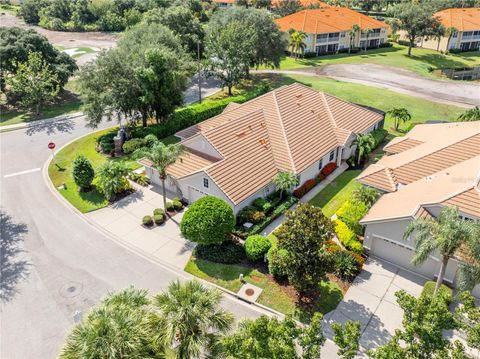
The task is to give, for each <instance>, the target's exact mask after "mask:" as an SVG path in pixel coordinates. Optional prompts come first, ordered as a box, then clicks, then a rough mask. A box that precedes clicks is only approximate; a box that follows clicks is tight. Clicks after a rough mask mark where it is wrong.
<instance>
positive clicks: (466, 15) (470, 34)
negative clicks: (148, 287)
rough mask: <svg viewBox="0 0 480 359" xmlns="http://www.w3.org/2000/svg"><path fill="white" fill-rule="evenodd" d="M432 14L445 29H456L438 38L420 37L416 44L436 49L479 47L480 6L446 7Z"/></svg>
mask: <svg viewBox="0 0 480 359" xmlns="http://www.w3.org/2000/svg"><path fill="white" fill-rule="evenodd" d="M433 16H435V17H437V18H438V19H439V21H440V22H441V23H442V25H443V26H444V27H445V29H450V28H455V29H456V30H455V31H454V32H452V34H451V35H450V34H449V33H447V34H446V36H443V37H441V38H440V39H426V38H421V39H419V41H418V42H417V46H420V47H424V48H427V49H433V50H438V51H447V50H452V49H459V50H462V51H474V50H478V49H480V8H459V9H446V10H442V11H439V12H437V13H435V14H434V15H433ZM449 35H450V36H449Z"/></svg>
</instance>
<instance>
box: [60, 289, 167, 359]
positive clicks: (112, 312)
mask: <svg viewBox="0 0 480 359" xmlns="http://www.w3.org/2000/svg"><path fill="white" fill-rule="evenodd" d="M148 306H149V299H148V298H147V292H146V291H144V290H137V289H134V288H128V289H125V290H122V291H120V292H118V293H114V294H111V295H109V296H108V297H107V298H106V299H104V300H103V301H102V303H101V304H100V306H98V307H97V308H94V309H93V310H92V311H91V312H89V313H88V314H87V316H86V317H85V319H83V321H82V322H81V323H80V324H78V325H77V326H76V327H75V328H74V329H73V330H72V332H71V333H70V334H69V336H68V337H67V341H66V344H65V346H64V347H63V349H62V352H61V354H60V358H61V359H84V358H104V359H118V358H152V359H153V358H158V359H160V358H164V357H165V347H164V344H163V343H164V341H163V337H164V332H165V328H166V325H165V323H164V321H163V319H162V318H161V317H159V316H158V315H156V314H154V313H152V312H151V311H150V309H149V307H148Z"/></svg>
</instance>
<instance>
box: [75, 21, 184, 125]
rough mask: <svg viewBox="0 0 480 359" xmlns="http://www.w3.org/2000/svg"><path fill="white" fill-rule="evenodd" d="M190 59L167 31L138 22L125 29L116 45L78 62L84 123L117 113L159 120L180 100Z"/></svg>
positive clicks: (91, 122)
mask: <svg viewBox="0 0 480 359" xmlns="http://www.w3.org/2000/svg"><path fill="white" fill-rule="evenodd" d="M190 65H191V62H190V58H189V57H188V55H187V54H186V53H185V51H184V50H183V48H182V46H181V45H180V43H179V41H178V39H177V38H176V37H175V36H174V35H173V33H172V31H171V30H169V29H168V28H166V27H164V26H162V25H159V24H145V23H142V24H140V25H137V26H135V27H133V28H132V29H130V30H128V31H126V32H125V34H124V35H123V36H122V38H121V39H120V41H119V42H118V46H117V47H116V48H114V49H110V50H108V51H103V52H101V53H100V55H99V56H98V57H97V58H96V59H95V60H94V61H92V62H89V63H88V64H86V65H85V66H83V67H82V69H81V71H80V75H79V81H78V82H79V89H80V94H81V95H82V98H83V102H84V112H85V113H86V114H87V117H88V124H89V126H91V127H97V126H98V124H99V123H100V122H101V121H102V120H103V119H104V118H105V119H107V120H109V121H110V120H112V119H118V120H120V119H121V118H122V117H123V118H125V119H127V120H128V121H132V122H133V121H136V120H137V119H139V118H141V119H142V122H143V125H144V126H146V125H147V119H148V117H154V118H156V119H157V121H162V120H164V119H165V118H166V117H167V116H168V115H169V114H170V113H172V112H173V110H174V109H175V107H177V106H179V105H180V104H181V103H182V96H183V91H184V90H185V89H186V84H187V81H188V74H189V72H190V69H191V67H190Z"/></svg>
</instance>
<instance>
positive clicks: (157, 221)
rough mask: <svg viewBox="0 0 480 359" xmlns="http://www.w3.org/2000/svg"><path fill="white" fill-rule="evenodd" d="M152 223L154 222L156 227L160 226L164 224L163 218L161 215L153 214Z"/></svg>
mask: <svg viewBox="0 0 480 359" xmlns="http://www.w3.org/2000/svg"><path fill="white" fill-rule="evenodd" d="M153 221H154V222H155V224H156V225H161V224H164V223H165V216H163V215H161V214H154V215H153Z"/></svg>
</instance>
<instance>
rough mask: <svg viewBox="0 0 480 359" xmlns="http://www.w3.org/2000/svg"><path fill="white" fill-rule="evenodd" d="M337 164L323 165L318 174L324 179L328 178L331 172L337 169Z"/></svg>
mask: <svg viewBox="0 0 480 359" xmlns="http://www.w3.org/2000/svg"><path fill="white" fill-rule="evenodd" d="M337 167H338V166H337V164H336V163H335V162H330V163H327V164H326V165H325V167H323V168H322V171H321V172H320V173H321V174H322V175H324V176H325V177H328V175H330V174H331V173H332V172H333V171H335V170H336V169H337Z"/></svg>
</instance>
